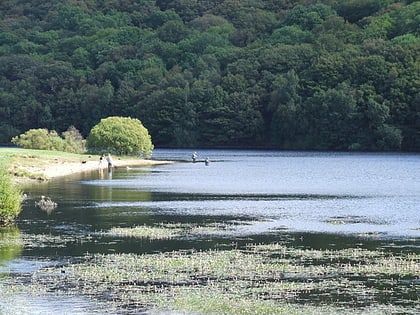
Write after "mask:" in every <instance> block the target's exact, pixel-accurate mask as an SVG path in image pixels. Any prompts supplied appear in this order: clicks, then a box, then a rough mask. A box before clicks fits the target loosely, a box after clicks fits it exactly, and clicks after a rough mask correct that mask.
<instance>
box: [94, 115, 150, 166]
mask: <svg viewBox="0 0 420 315" xmlns="http://www.w3.org/2000/svg"><path fill="white" fill-rule="evenodd" d="M87 147H88V150H89V151H91V152H113V153H117V154H120V155H137V156H140V157H143V158H150V157H151V155H152V151H153V144H152V140H151V137H150V135H149V132H148V131H147V129H146V128H145V127H144V126H143V125H142V123H141V121H140V120H138V119H135V118H130V117H108V118H104V119H101V121H100V122H99V123H98V124H97V125H95V126H94V127H93V128H92V130H91V131H90V133H89V136H88V138H87Z"/></svg>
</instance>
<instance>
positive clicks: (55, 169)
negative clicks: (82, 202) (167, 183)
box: [11, 158, 173, 184]
mask: <svg viewBox="0 0 420 315" xmlns="http://www.w3.org/2000/svg"><path fill="white" fill-rule="evenodd" d="M33 162H35V161H33ZM37 162H38V163H37ZM37 162H35V163H30V164H28V163H24V164H20V163H19V164H18V165H16V164H15V165H12V166H11V169H12V170H13V172H14V173H15V174H19V175H18V176H15V177H14V180H15V182H16V183H21V184H24V183H25V182H32V181H47V180H50V179H53V178H57V177H63V176H68V175H72V174H78V173H84V172H92V171H97V170H99V169H100V167H99V160H87V161H81V162H78V161H77V162H76V161H68V160H63V159H60V158H57V159H54V160H48V161H43V162H40V161H37ZM170 163H173V162H171V161H156V160H140V159H115V158H114V167H115V168H119V167H124V168H125V167H127V166H130V167H139V166H152V165H161V164H170ZM107 168H108V167H107V164H106V162H105V163H103V169H104V170H107ZM22 174H24V175H22ZM25 174H26V175H25Z"/></svg>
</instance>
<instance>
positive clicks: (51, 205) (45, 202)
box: [35, 196, 57, 214]
mask: <svg viewBox="0 0 420 315" xmlns="http://www.w3.org/2000/svg"><path fill="white" fill-rule="evenodd" d="M35 206H37V207H39V208H40V209H41V210H43V211H45V212H47V213H48V214H50V213H51V212H52V211H53V210H54V209H55V208H57V203H56V202H54V201H52V200H51V198H49V197H45V196H41V199H40V200H39V201H35Z"/></svg>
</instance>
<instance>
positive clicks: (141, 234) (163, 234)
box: [106, 225, 183, 240]
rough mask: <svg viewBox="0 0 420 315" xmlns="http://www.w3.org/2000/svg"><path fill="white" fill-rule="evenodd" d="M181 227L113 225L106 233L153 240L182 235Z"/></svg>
mask: <svg viewBox="0 0 420 315" xmlns="http://www.w3.org/2000/svg"><path fill="white" fill-rule="evenodd" d="M182 233H183V230H182V229H180V228H170V229H169V228H163V227H155V226H147V225H143V226H135V227H131V228H122V227H113V228H111V230H110V231H109V232H108V233H106V234H109V235H113V236H122V237H135V238H147V239H152V240H162V239H172V238H176V237H179V236H181V235H182Z"/></svg>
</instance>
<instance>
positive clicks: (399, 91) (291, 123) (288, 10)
mask: <svg viewBox="0 0 420 315" xmlns="http://www.w3.org/2000/svg"><path fill="white" fill-rule="evenodd" d="M419 56H420V2H419V1H393V0H324V1H321V0H319V1H317V0H293V1H292V0H156V1H152V0H61V1H55V0H1V1H0V143H3V144H6V143H10V139H11V138H12V137H13V136H16V135H18V134H20V133H23V132H25V131H27V130H28V129H32V128H47V129H50V130H56V131H58V132H62V131H64V130H67V129H68V127H69V126H75V127H76V128H77V129H78V130H80V132H81V133H82V135H83V136H85V137H86V136H87V135H88V133H89V131H90V129H91V128H92V127H93V126H94V125H95V124H97V123H98V122H99V121H100V119H101V118H104V117H108V116H127V117H132V118H138V119H140V120H141V121H142V123H143V125H144V126H145V127H146V128H147V129H148V130H149V133H150V134H151V136H152V140H153V143H154V144H155V145H156V146H161V147H162V146H170V147H193V146H194V147H198V146H201V147H261V148H278V149H311V150H379V151H382V150H403V151H420V60H419V59H420V58H419Z"/></svg>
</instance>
